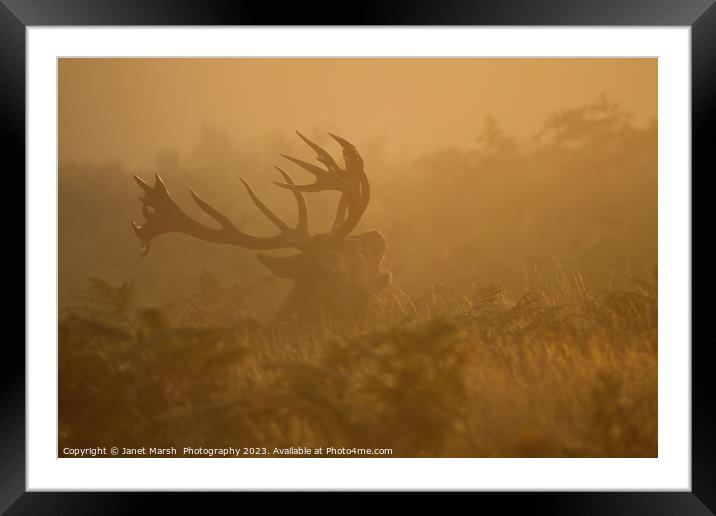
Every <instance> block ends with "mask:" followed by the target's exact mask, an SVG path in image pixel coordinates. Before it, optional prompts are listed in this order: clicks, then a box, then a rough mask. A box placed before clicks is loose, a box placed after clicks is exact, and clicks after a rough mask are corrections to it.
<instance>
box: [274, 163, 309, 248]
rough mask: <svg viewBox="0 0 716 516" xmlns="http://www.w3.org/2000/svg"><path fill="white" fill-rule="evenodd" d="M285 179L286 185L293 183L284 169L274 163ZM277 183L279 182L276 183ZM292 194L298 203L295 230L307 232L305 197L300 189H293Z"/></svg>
mask: <svg viewBox="0 0 716 516" xmlns="http://www.w3.org/2000/svg"><path fill="white" fill-rule="evenodd" d="M274 167H275V168H276V170H278V171H279V172H280V173H281V175H282V176H283V178H284V180H285V181H286V184H287V186H292V185H293V179H292V178H291V176H290V175H289V174H288V172H286V171H285V170H284V169H282V168H281V167H279V166H278V165H274ZM276 184H279V183H276ZM293 195H294V197H295V198H296V204H297V205H298V222H297V223H296V231H298V232H300V233H303V234H308V208H307V206H306V199H305V198H304V197H303V194H302V193H301V191H300V190H293Z"/></svg>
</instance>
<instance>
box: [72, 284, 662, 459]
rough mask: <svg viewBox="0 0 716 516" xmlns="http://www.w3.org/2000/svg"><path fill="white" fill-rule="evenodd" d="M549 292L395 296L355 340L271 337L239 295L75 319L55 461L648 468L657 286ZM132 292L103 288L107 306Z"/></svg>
mask: <svg viewBox="0 0 716 516" xmlns="http://www.w3.org/2000/svg"><path fill="white" fill-rule="evenodd" d="M201 278H205V274H202V275H201V276H200V279H201ZM95 284H96V282H94V281H93V282H92V284H91V285H90V288H89V289H88V290H92V291H94V290H93V289H92V288H91V287H92V286H93V285H95ZM550 284H552V285H553V286H554V289H553V290H541V289H535V290H531V291H529V292H527V293H525V294H523V295H521V296H519V297H517V298H516V299H515V298H513V297H512V296H511V294H510V292H509V290H508V289H505V288H504V287H500V286H496V285H488V286H485V287H479V288H478V287H475V286H472V285H470V286H467V287H458V286H453V285H445V284H444V285H440V286H435V287H433V288H431V289H429V290H428V291H426V292H424V293H423V294H421V295H418V296H410V295H409V294H407V293H406V292H405V291H402V290H400V289H399V288H397V287H392V288H391V289H389V290H388V291H386V292H383V293H382V294H380V295H377V296H375V298H374V299H373V300H372V303H371V304H372V309H373V310H372V316H371V320H370V323H369V326H368V327H367V328H366V329H364V330H363V331H358V330H356V329H355V328H350V327H327V326H320V327H315V326H314V327H303V328H301V327H295V326H292V325H288V324H284V323H280V322H278V321H277V322H274V323H271V324H261V323H259V322H257V321H255V320H254V319H251V318H249V317H247V316H245V315H240V314H241V309H240V305H241V303H240V302H237V299H240V298H237V297H231V296H229V297H227V296H226V292H227V291H229V292H230V291H232V287H227V288H215V287H212V289H211V290H210V291H209V292H202V293H201V295H202V296H203V297H202V298H201V299H202V305H201V306H198V305H197V304H196V302H195V301H196V299H195V298H192V297H188V298H187V299H185V300H182V301H177V302H176V303H174V304H172V305H168V306H164V307H162V308H158V309H137V310H134V311H133V312H132V313H130V315H129V317H127V316H126V315H124V314H123V313H122V312H120V311H117V310H115V311H108V312H106V313H107V314H111V315H106V316H103V317H102V318H96V317H94V316H93V317H88V316H87V314H86V313H84V312H82V311H81V310H77V311H75V310H73V309H68V310H66V311H65V312H64V313H63V315H62V317H61V320H60V337H59V343H60V353H59V357H60V366H59V375H60V376H59V378H60V391H59V393H60V399H59V407H60V446H61V447H65V446H69V447H90V446H95V445H96V444H97V443H104V444H106V445H118V446H127V447H140V446H158V447H167V446H172V445H173V446H176V447H177V448H178V449H180V450H181V447H182V446H184V445H187V444H190V445H191V446H206V447H223V446H228V445H234V446H242V445H243V446H256V447H267V448H269V449H273V447H281V448H284V447H285V448H287V447H290V446H310V447H319V446H323V447H325V446H336V447H341V446H345V447H360V448H366V447H371V448H392V449H393V450H394V454H395V456H407V457H451V456H475V457H515V456H516V457H521V456H559V457H561V456H566V457H601V456H608V457H654V456H656V453H657V427H656V423H657V368H656V365H657V327H658V317H657V297H656V296H657V294H656V293H657V286H656V284H655V283H648V282H642V281H639V282H634V288H633V289H631V290H626V291H610V292H604V293H602V294H599V295H597V294H594V293H592V292H590V291H587V290H584V289H583V287H582V286H581V280H580V279H579V277H578V276H574V275H572V274H570V273H566V272H564V273H562V274H561V275H560V276H559V277H557V278H554V279H553V281H552V282H550ZM212 285H213V282H212ZM105 287H108V286H105ZM123 289H124V286H119V287H115V289H114V290H112V289H111V288H103V289H102V290H101V292H104V294H103V295H104V296H105V300H104V301H103V302H102V303H101V304H103V305H107V306H111V305H112V303H115V300H116V298H117V294H118V292H120V291H122V290H123ZM206 306H209V307H216V310H215V312H214V315H213V317H212V318H210V319H207V318H206V317H205V307H206Z"/></svg>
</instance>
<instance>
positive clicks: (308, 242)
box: [132, 131, 392, 324]
mask: <svg viewBox="0 0 716 516" xmlns="http://www.w3.org/2000/svg"><path fill="white" fill-rule="evenodd" d="M296 132H297V134H298V136H299V137H300V138H301V139H302V140H303V141H304V142H305V143H306V144H307V145H308V146H309V147H310V148H311V149H313V150H314V151H315V153H316V159H317V161H318V162H319V163H321V164H322V165H323V166H318V165H315V164H312V163H308V162H306V161H303V160H300V159H298V158H294V157H291V156H286V155H284V154H282V156H283V157H284V158H286V159H288V160H289V161H291V162H293V163H295V164H296V165H298V166H300V167H301V168H303V169H304V170H306V171H308V172H310V173H311V174H312V175H313V176H314V177H315V181H314V182H313V183H310V184H301V185H298V184H295V183H294V182H293V180H292V178H291V176H290V175H289V174H288V172H286V171H285V170H284V169H283V168H281V167H278V166H276V169H277V170H278V172H279V173H280V174H281V176H282V177H283V179H284V181H285V182H283V183H281V182H276V183H275V184H276V185H278V186H280V187H281V188H285V189H287V190H290V191H291V192H293V195H294V197H295V199H296V204H297V207H298V221H297V223H296V226H295V227H290V226H288V225H287V224H286V223H285V222H284V221H283V220H281V219H280V218H279V217H278V216H277V215H276V214H275V213H274V212H273V211H271V209H269V208H268V207H267V206H266V205H265V204H264V203H263V202H262V201H261V200H260V199H259V198H258V197H257V196H256V194H255V193H254V191H253V190H252V189H251V186H250V185H249V184H248V183H247V182H246V181H244V180H243V178H240V179H241V182H242V183H243V185H244V187H245V188H246V191H247V192H248V195H249V197H250V198H251V199H252V201H253V202H254V204H256V206H257V207H258V209H259V210H260V211H261V212H262V213H263V214H264V215H266V217H267V218H268V219H269V220H270V221H271V222H272V223H273V224H274V225H275V226H276V227H277V228H278V230H279V233H278V234H277V235H274V236H268V237H257V236H252V235H248V234H246V233H243V232H242V231H240V230H239V229H238V228H237V227H236V226H235V225H234V224H233V223H232V222H231V221H230V220H229V219H228V218H227V217H226V216H225V215H223V214H222V213H221V212H219V211H218V210H217V209H216V208H214V207H213V206H211V205H210V204H209V203H207V202H206V201H204V200H203V199H201V198H200V197H199V196H198V195H197V194H196V193H195V192H194V190H190V193H191V196H192V197H193V199H194V201H195V202H196V203H197V204H198V205H199V207H200V208H201V209H202V210H203V211H204V212H206V213H207V214H208V215H209V216H210V217H212V218H213V219H214V220H215V221H216V222H218V224H219V227H218V228H212V227H208V226H205V225H204V224H202V223H200V222H198V221H196V220H194V219H193V218H191V217H189V216H188V215H187V214H186V213H184V212H183V211H182V210H181V209H180V208H179V206H178V205H177V203H176V202H175V201H174V199H172V197H171V195H169V192H168V191H167V189H166V187H165V185H164V182H163V181H162V179H161V177H159V175H155V183H154V186H150V185H149V184H148V183H146V182H145V181H144V180H142V179H141V178H140V177H138V176H137V175H135V176H134V179H135V180H136V181H137V184H138V185H139V186H140V187H141V188H142V190H143V192H144V195H143V196H142V197H140V201H141V203H142V213H143V215H144V218H145V220H146V221H145V223H144V224H142V225H138V224H137V223H136V222H135V221H132V227H133V228H134V232H135V234H136V235H137V237H138V238H139V240H140V242H141V254H142V256H147V254H148V253H149V249H150V245H151V243H152V239H154V238H155V237H157V236H159V235H163V234H167V233H182V234H186V235H190V236H192V237H195V238H198V239H201V240H205V241H207V242H214V243H217V244H228V245H236V246H239V247H245V248H247V249H254V250H273V249H282V248H292V249H297V250H298V251H299V252H298V253H297V254H293V255H290V256H271V255H266V254H263V253H257V255H256V256H257V258H258V259H259V261H260V262H261V263H262V264H263V265H264V266H265V267H267V268H268V269H269V270H270V271H271V272H272V273H274V274H275V275H276V276H278V277H279V278H287V279H291V280H293V282H294V286H293V289H292V290H291V292H290V293H289V295H288V298H287V299H286V300H285V302H284V304H283V307H282V309H281V311H280V314H282V315H285V316H290V317H293V318H295V319H296V320H297V321H299V322H301V323H307V324H313V323H319V322H325V321H343V322H355V323H358V324H361V323H362V322H363V321H364V319H365V316H366V311H367V307H368V299H369V296H370V293H371V292H375V291H378V290H380V289H382V288H385V287H386V286H388V285H390V283H391V278H392V276H391V274H390V273H389V272H386V271H384V270H382V262H383V256H384V254H385V239H384V238H383V235H382V234H381V233H380V232H379V231H369V232H367V233H361V234H357V235H351V233H352V231H353V230H354V229H355V228H356V226H357V225H358V223H359V222H360V219H361V217H362V216H363V213H364V212H365V210H366V208H367V207H368V202H369V200H370V186H369V183H368V177H367V176H366V174H365V171H364V163H363V158H362V157H361V156H360V154H359V153H358V150H357V149H356V147H355V146H354V145H353V144H352V143H350V142H349V141H348V140H346V139H344V138H341V137H340V136H336V135H334V134H330V133H329V135H330V136H331V137H332V138H333V139H334V140H335V141H336V142H338V144H339V145H340V146H341V147H342V149H343V159H344V162H345V166H344V168H341V167H339V166H338V164H337V163H336V162H335V160H334V159H333V158H332V157H331V155H330V154H329V153H328V152H327V151H326V150H325V149H323V148H322V147H320V146H319V145H317V144H316V143H314V142H312V141H311V140H309V139H308V138H306V137H305V136H304V135H302V134H301V133H299V132H298V131H296ZM328 190H334V191H338V192H340V194H341V195H340V199H339V202H338V207H337V210H336V215H335V219H334V222H333V226H332V229H331V231H330V232H328V233H320V234H316V235H314V236H311V235H309V234H308V210H307V206H306V200H305V198H304V195H303V194H304V193H309V192H322V191H328Z"/></svg>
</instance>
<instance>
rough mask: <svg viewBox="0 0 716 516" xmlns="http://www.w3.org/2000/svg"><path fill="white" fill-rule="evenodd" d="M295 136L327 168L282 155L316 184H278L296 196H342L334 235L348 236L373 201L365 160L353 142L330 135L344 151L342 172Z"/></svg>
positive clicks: (314, 146)
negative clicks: (323, 193) (331, 192)
mask: <svg viewBox="0 0 716 516" xmlns="http://www.w3.org/2000/svg"><path fill="white" fill-rule="evenodd" d="M296 133H297V134H298V136H299V137H300V138H301V139H302V140H303V141H304V142H306V144H307V145H308V146H309V147H311V148H312V149H313V150H314V151H315V152H316V159H317V160H318V161H319V162H321V163H323V165H325V167H326V168H321V167H319V166H316V165H313V164H311V163H307V162H305V161H303V160H300V159H297V158H293V157H291V156H286V155H285V154H282V156H283V157H284V158H286V159H289V160H291V161H292V162H294V163H295V164H297V165H299V166H300V167H302V168H304V169H305V170H307V171H308V172H310V173H311V174H313V175H314V176H316V181H315V182H313V183H311V184H306V185H294V184H284V183H276V184H277V185H278V186H281V187H283V188H287V189H289V190H291V191H293V192H294V193H299V192H320V191H324V190H337V191H339V192H341V193H342V195H341V199H340V201H339V202H338V209H337V211H336V218H335V221H334V223H333V229H332V230H331V233H332V234H334V235H336V236H346V235H348V234H350V232H351V231H353V230H354V229H355V227H356V226H357V225H358V222H359V221H360V219H361V217H362V216H363V212H364V211H365V209H366V208H367V206H368V201H369V200H370V185H369V184H368V177H367V176H366V174H365V171H364V170H363V158H362V157H361V155H360V154H359V153H358V150H357V149H356V147H355V145H353V144H352V143H351V142H349V141H348V140H346V139H345V138H341V137H340V136H336V135H335V134H332V133H328V134H329V135H330V136H331V138H333V139H334V140H336V141H337V142H338V143H339V144H340V146H341V147H342V148H343V160H344V161H345V169H341V168H340V167H339V166H338V165H337V164H336V162H335V160H334V159H333V158H332V157H331V155H330V154H328V152H326V150H325V149H323V148H322V147H320V146H319V145H317V144H316V143H314V142H312V141H311V140H309V139H308V138H306V137H305V136H304V135H302V134H301V133H300V132H298V131H296ZM287 183H288V182H287Z"/></svg>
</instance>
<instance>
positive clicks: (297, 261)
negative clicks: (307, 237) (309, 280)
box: [256, 253, 303, 278]
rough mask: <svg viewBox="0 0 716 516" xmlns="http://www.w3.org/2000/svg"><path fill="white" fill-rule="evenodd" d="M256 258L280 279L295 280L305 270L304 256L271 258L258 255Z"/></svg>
mask: <svg viewBox="0 0 716 516" xmlns="http://www.w3.org/2000/svg"><path fill="white" fill-rule="evenodd" d="M256 258H258V259H259V261H260V262H261V263H262V264H263V265H264V267H266V268H267V269H268V270H270V271H271V272H273V273H274V274H275V275H276V276H278V277H279V278H295V277H296V276H298V275H299V274H300V272H301V270H302V269H303V255H302V254H294V255H291V256H269V255H266V254H261V253H257V254H256Z"/></svg>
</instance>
